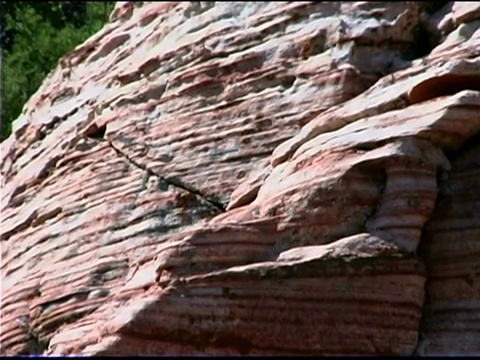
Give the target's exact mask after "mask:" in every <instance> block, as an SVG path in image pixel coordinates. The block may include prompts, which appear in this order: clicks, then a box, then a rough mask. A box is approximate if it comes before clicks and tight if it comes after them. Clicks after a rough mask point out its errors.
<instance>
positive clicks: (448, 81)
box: [409, 74, 480, 104]
mask: <svg viewBox="0 0 480 360" xmlns="http://www.w3.org/2000/svg"><path fill="white" fill-rule="evenodd" d="M463 90H475V91H480V76H478V75H455V74H446V75H441V76H436V77H432V78H430V79H428V80H425V81H423V82H421V83H420V84H418V85H417V86H415V87H414V88H412V90H410V93H409V100H410V104H416V103H420V102H423V101H428V100H431V99H434V98H437V97H441V96H450V95H454V94H456V93H459V92H461V91H463Z"/></svg>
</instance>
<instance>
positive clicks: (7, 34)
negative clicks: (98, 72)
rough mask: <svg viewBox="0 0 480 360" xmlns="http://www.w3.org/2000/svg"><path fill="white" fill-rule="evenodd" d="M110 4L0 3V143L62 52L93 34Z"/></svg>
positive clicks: (72, 2)
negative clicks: (0, 68)
mask: <svg viewBox="0 0 480 360" xmlns="http://www.w3.org/2000/svg"><path fill="white" fill-rule="evenodd" d="M114 5H115V2H113V1H109V2H93V1H92V2H90V1H63V2H58V1H0V45H1V65H2V87H1V97H2V102H1V105H0V107H1V123H0V141H3V140H5V139H6V138H7V137H8V136H9V135H10V132H11V124H12V122H13V120H15V119H16V118H17V117H18V116H19V115H20V113H21V111H22V108H23V105H24V104H25V103H26V102H27V100H28V99H29V98H30V97H31V96H32V95H33V94H34V93H35V92H36V91H37V89H38V87H39V86H40V85H41V83H42V81H43V79H44V78H45V77H46V76H47V74H48V73H49V72H50V71H51V70H52V69H54V68H55V67H56V66H57V63H58V60H59V59H60V58H61V57H62V56H63V55H65V54H66V53H67V52H68V51H70V50H72V49H74V48H75V47H76V46H77V45H79V44H81V43H82V42H84V41H85V40H86V39H88V38H89V37H90V36H91V35H93V34H94V33H96V32H97V31H99V30H100V29H101V28H102V27H103V25H104V24H105V23H106V21H107V20H108V16H109V15H110V13H111V11H112V9H113V7H114Z"/></svg>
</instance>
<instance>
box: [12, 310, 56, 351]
mask: <svg viewBox="0 0 480 360" xmlns="http://www.w3.org/2000/svg"><path fill="white" fill-rule="evenodd" d="M17 321H18V322H19V323H20V325H21V326H22V327H23V328H24V329H25V330H26V331H27V334H28V340H27V348H26V349H25V350H24V351H25V352H26V353H25V354H19V355H43V353H44V352H45V351H46V350H47V349H48V347H49V345H50V344H49V343H50V340H46V339H45V338H43V337H42V336H41V335H40V334H38V333H37V332H36V331H35V330H34V329H33V327H32V324H31V322H30V317H29V316H23V317H21V318H19V319H18V320H17Z"/></svg>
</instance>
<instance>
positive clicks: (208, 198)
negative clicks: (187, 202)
mask: <svg viewBox="0 0 480 360" xmlns="http://www.w3.org/2000/svg"><path fill="white" fill-rule="evenodd" d="M106 141H107V142H108V144H109V145H110V147H111V148H112V149H113V150H114V151H115V152H116V153H117V154H118V155H120V156H122V157H124V158H125V159H127V160H128V161H129V162H130V163H131V164H132V165H134V166H136V167H137V168H139V169H141V170H143V171H145V172H147V173H148V174H149V175H153V176H155V177H157V178H158V179H159V180H160V181H162V182H164V183H166V184H168V185H171V186H173V187H176V188H179V189H182V190H184V191H186V192H188V193H190V194H193V195H196V196H198V197H200V198H201V199H202V200H204V201H205V202H207V203H208V204H210V205H212V206H213V207H215V208H216V209H218V210H219V211H221V212H225V211H226V210H225V206H224V205H223V204H222V203H221V202H219V201H217V200H214V199H212V197H211V196H207V195H204V194H202V193H201V192H200V191H199V190H196V189H194V188H192V187H190V186H189V185H187V184H185V183H183V182H182V181H181V180H179V179H177V178H174V177H165V176H162V175H159V174H156V173H155V172H154V171H152V170H151V169H149V168H147V167H146V166H145V165H143V164H140V163H138V162H137V161H135V160H134V159H132V158H131V157H130V156H128V155H127V154H125V153H124V152H122V151H121V150H120V149H118V148H117V147H116V146H115V145H113V143H112V142H111V141H109V140H106Z"/></svg>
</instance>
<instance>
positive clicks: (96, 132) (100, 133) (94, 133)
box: [85, 123, 107, 140]
mask: <svg viewBox="0 0 480 360" xmlns="http://www.w3.org/2000/svg"><path fill="white" fill-rule="evenodd" d="M106 131H107V126H106V125H103V126H100V127H98V126H97V124H95V123H93V124H92V125H90V126H89V127H88V128H87V130H85V136H87V137H89V138H90V139H97V140H98V139H103V138H104V137H105V132H106Z"/></svg>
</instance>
